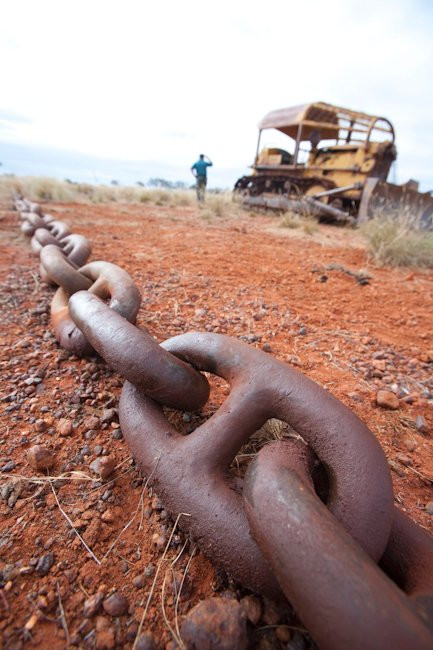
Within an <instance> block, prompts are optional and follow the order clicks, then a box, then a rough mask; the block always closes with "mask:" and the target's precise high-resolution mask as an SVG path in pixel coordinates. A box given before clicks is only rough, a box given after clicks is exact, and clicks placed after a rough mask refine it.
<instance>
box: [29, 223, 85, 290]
mask: <svg viewBox="0 0 433 650" xmlns="http://www.w3.org/2000/svg"><path fill="white" fill-rule="evenodd" d="M45 232H46V231H45ZM37 237H38V231H36V233H35V234H34V236H33V238H32V248H34V249H35V248H36V246H37V245H38V244H39V245H40V249H39V258H40V261H41V263H40V266H39V273H40V276H41V278H42V280H43V281H44V282H46V283H47V284H57V285H58V286H61V287H63V288H64V289H65V290H66V291H68V292H69V293H74V292H75V291H79V290H80V289H87V288H88V286H90V285H91V281H90V280H89V281H88V280H87V278H84V277H83V276H82V275H81V274H80V273H78V272H77V269H78V267H79V266H82V265H83V264H84V262H86V261H87V259H88V257H89V255H90V253H91V246H90V242H89V241H88V239H87V238H86V237H83V236H82V235H68V236H67V237H64V238H63V239H61V240H60V241H59V240H57V239H55V237H53V236H52V235H51V234H50V233H46V234H45V235H43V236H42V237H41V238H38V239H37V242H36V241H35V243H34V240H35V239H36V238H37ZM55 248H57V251H55V250H54V249H55Z"/></svg>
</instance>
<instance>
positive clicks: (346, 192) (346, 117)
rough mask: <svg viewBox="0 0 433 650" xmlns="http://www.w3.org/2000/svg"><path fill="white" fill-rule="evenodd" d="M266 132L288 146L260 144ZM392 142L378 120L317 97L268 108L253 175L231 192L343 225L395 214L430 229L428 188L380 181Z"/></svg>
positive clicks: (432, 205)
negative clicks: (274, 133)
mask: <svg viewBox="0 0 433 650" xmlns="http://www.w3.org/2000/svg"><path fill="white" fill-rule="evenodd" d="M266 129H276V130H277V131H279V132H280V134H283V135H284V136H287V139H288V140H287V141H288V143H289V142H291V146H290V147H289V146H288V149H290V151H288V150H286V149H281V148H279V147H275V146H272V147H265V148H263V149H260V144H261V140H262V136H263V132H264V131H265V130H266ZM279 137H280V138H281V136H279ZM394 140H395V134H394V128H393V126H392V124H391V122H390V121H389V120H388V119H386V118H385V117H378V116H375V115H367V113H361V112H359V111H352V110H350V109H347V108H341V107H339V106H332V105H331V104H326V103H324V102H315V103H313V104H305V105H302V106H294V107H292V108H285V109H281V110H276V111H271V112H270V113H268V114H267V115H265V117H264V118H263V119H262V121H261V122H260V124H259V138H258V142H257V151H256V156H255V160H254V164H253V165H252V169H253V173H252V174H251V175H249V176H243V177H242V178H240V179H239V180H238V181H237V182H236V184H235V187H234V192H235V196H236V197H238V198H240V200H241V202H242V203H243V204H244V205H245V206H247V207H263V208H273V209H276V210H288V209H291V210H294V211H299V212H301V213H302V212H304V213H305V211H306V210H307V211H308V212H310V213H311V212H312V213H313V214H316V215H318V216H323V217H328V218H331V219H333V220H337V221H345V222H351V223H354V222H361V221H363V220H366V219H369V218H371V217H372V216H373V215H375V214H376V215H377V214H381V213H382V214H384V215H385V214H387V215H389V214H392V213H398V214H402V213H403V214H405V215H407V217H408V218H409V219H411V220H413V221H414V222H416V223H417V224H418V226H421V227H423V228H432V219H433V197H432V196H431V193H430V192H425V193H420V192H418V183H417V181H413V180H410V181H408V182H407V183H405V184H404V185H395V184H393V183H388V182H387V178H388V174H389V171H390V168H391V165H392V163H393V161H394V160H395V159H396V157H397V150H396V147H395V143H394Z"/></svg>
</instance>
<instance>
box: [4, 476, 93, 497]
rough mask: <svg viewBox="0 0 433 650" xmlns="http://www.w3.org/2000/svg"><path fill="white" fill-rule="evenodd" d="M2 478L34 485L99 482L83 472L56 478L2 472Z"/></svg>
mask: <svg viewBox="0 0 433 650" xmlns="http://www.w3.org/2000/svg"><path fill="white" fill-rule="evenodd" d="M2 478H5V479H8V478H9V479H10V478H19V479H20V480H21V481H28V483H36V485H42V484H44V483H51V482H52V481H91V482H92V483H96V481H98V480H99V479H97V478H92V477H91V476H89V475H88V474H86V473H85V472H80V471H72V472H65V473H64V474H59V475H58V476H50V475H47V476H24V474H6V473H4V472H0V480H1V479H2ZM32 496H34V495H32Z"/></svg>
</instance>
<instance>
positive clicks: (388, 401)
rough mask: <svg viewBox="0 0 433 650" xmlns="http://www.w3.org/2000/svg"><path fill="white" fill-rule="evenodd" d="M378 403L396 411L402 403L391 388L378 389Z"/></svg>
mask: <svg viewBox="0 0 433 650" xmlns="http://www.w3.org/2000/svg"><path fill="white" fill-rule="evenodd" d="M376 404H377V405H378V406H381V407H382V408H387V409H391V410H393V411H395V410H396V409H398V407H399V405H400V403H399V401H398V398H397V397H396V395H394V393H391V391H389V390H378V391H377V394H376Z"/></svg>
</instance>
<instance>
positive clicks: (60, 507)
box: [50, 481, 101, 566]
mask: <svg viewBox="0 0 433 650" xmlns="http://www.w3.org/2000/svg"><path fill="white" fill-rule="evenodd" d="M50 486H51V489H52V491H53V494H54V498H55V500H56V503H57V506H58V508H59V510H60V512H61V513H62V515H63V516H64V518H65V519H66V521H67V522H68V524H69V525H70V526H71V528H72V530H73V531H74V532H75V534H76V535H77V537H78V539H79V540H80V542H81V543H82V545H83V546H84V548H85V549H86V551H87V552H88V553H89V554H90V555H91V557H92V558H93V559H94V560H95V562H96V564H97V565H98V566H101V562H100V560H98V558H97V557H96V555H95V554H94V552H93V551H92V549H91V548H89V547H88V546H87V544H86V542H85V541H84V539H83V538H82V537H81V535H80V533H79V532H78V530H77V529H76V528H75V527H74V524H73V523H72V521H71V519H70V518H69V517H68V515H67V514H66V512H65V511H64V510H63V508H62V506H61V505H60V503H59V500H58V498H57V494H56V492H55V490H54V486H53V484H52V482H51V481H50Z"/></svg>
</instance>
